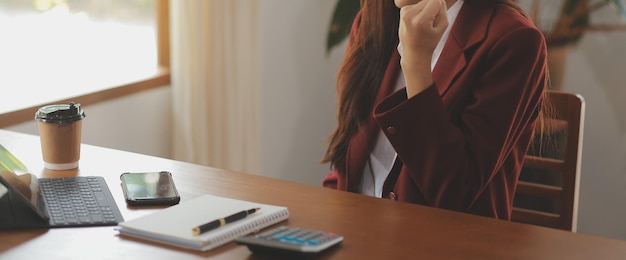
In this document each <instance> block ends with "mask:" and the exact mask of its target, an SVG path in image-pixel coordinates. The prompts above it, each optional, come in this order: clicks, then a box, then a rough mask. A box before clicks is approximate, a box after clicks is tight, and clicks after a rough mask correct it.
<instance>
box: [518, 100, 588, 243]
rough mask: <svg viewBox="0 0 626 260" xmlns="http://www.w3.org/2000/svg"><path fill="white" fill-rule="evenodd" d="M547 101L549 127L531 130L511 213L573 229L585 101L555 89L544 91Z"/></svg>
mask: <svg viewBox="0 0 626 260" xmlns="http://www.w3.org/2000/svg"><path fill="white" fill-rule="evenodd" d="M548 101H549V102H550V103H551V104H552V107H553V110H554V111H553V113H552V114H553V115H552V116H551V127H550V130H549V131H548V132H547V133H544V134H543V135H540V134H539V133H537V134H535V136H536V138H535V142H534V143H533V144H532V145H531V148H530V149H529V152H528V154H527V156H526V160H525V162H524V169H523V170H522V174H521V175H520V180H519V183H518V185H517V190H516V192H515V201H514V203H513V212H512V216H511V217H512V220H513V221H517V222H524V223H528V224H535V225H540V226H546V227H552V228H558V229H563V230H569V231H573V232H576V223H577V215H578V189H579V178H580V162H581V157H582V136H583V127H584V114H585V102H584V100H583V98H582V97H581V96H580V95H577V94H573V93H566V92H559V91H548ZM540 136H541V137H542V138H540Z"/></svg>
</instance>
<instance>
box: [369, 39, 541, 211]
mask: <svg viewBox="0 0 626 260" xmlns="http://www.w3.org/2000/svg"><path fill="white" fill-rule="evenodd" d="M490 44H491V47H490V48H489V50H488V51H484V52H481V54H482V55H484V56H483V57H481V59H482V58H485V60H484V61H485V63H484V64H488V66H487V67H486V68H485V69H483V70H481V72H482V73H481V75H475V76H473V77H469V78H475V79H476V80H475V81H474V80H473V82H478V83H479V84H475V85H474V84H473V85H471V86H470V85H467V86H459V87H461V88H470V89H469V90H468V92H467V93H469V96H466V97H463V98H462V99H464V101H462V102H466V103H465V105H464V107H463V109H462V110H461V111H460V112H455V114H454V115H451V114H450V111H448V110H447V108H446V106H445V105H444V103H443V101H442V98H441V96H440V94H439V92H438V90H437V86H435V85H432V86H430V87H429V88H427V89H426V90H425V91H423V92H421V93H419V94H417V95H415V96H413V97H412V98H410V99H407V97H406V92H405V91H397V92H396V93H394V94H392V95H390V96H389V97H387V98H386V99H384V100H383V101H381V102H380V103H379V104H378V105H377V106H376V108H375V111H374V117H375V118H376V120H377V122H378V124H379V125H380V127H381V129H382V131H383V132H384V133H385V135H386V136H387V138H388V139H389V140H390V142H391V144H392V145H393V147H394V148H395V150H396V152H397V153H398V157H399V158H400V160H402V162H403V163H404V165H405V167H406V169H405V171H407V172H408V174H409V175H410V179H411V180H412V181H413V182H414V185H416V186H417V187H418V188H419V189H420V191H421V193H422V194H423V195H424V197H425V199H426V200H427V203H428V204H429V205H432V206H436V207H441V208H447V209H452V210H459V211H466V210H468V209H469V208H470V207H471V206H472V204H473V203H474V201H475V200H476V199H477V198H478V196H479V195H480V194H481V192H482V191H483V190H484V189H485V187H486V186H487V185H488V184H489V182H490V180H491V179H492V177H493V176H494V175H495V174H497V173H498V172H499V171H500V170H501V167H502V165H503V163H504V161H505V160H506V158H507V157H508V156H509V155H510V154H511V152H512V151H513V150H514V149H519V147H520V145H518V144H517V140H518V139H519V138H520V136H521V135H522V134H524V131H527V129H528V128H529V125H531V124H532V125H534V120H535V119H536V117H537V114H538V109H539V104H540V102H541V96H542V90H543V85H544V82H545V68H546V54H545V53H546V49H545V41H544V38H543V35H542V34H541V32H539V31H538V30H536V29H535V28H532V27H523V28H521V29H518V30H515V31H513V32H510V33H508V34H507V35H504V36H503V37H500V38H499V39H497V40H494V42H493V43H490ZM477 54H478V52H477ZM474 58H476V57H474ZM390 127H391V128H390ZM390 129H391V130H392V131H389V130H390ZM516 147H517V148H516ZM525 147H526V148H525V149H527V147H528V146H525ZM524 152H525V151H524Z"/></svg>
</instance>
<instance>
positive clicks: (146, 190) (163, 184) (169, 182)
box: [120, 171, 180, 206]
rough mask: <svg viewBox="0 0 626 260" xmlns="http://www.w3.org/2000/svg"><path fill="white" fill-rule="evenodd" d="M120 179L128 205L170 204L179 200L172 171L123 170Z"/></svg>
mask: <svg viewBox="0 0 626 260" xmlns="http://www.w3.org/2000/svg"><path fill="white" fill-rule="evenodd" d="M120 179H121V181H122V191H123V192H124V197H125V199H126V204H128V205H129V206H157V205H163V206H170V205H175V204H178V203H179V202H180V195H179V194H178V190H176V186H175V185H174V179H173V178H172V173H170V172H168V171H160V172H125V173H122V175H120Z"/></svg>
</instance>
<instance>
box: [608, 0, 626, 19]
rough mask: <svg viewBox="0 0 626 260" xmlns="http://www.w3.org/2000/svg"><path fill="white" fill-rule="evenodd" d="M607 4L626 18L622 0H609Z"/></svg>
mask: <svg viewBox="0 0 626 260" xmlns="http://www.w3.org/2000/svg"><path fill="white" fill-rule="evenodd" d="M609 4H611V6H612V7H613V8H614V9H615V10H617V11H618V12H619V13H620V14H621V15H622V16H623V17H624V18H626V7H624V2H623V1H622V0H609Z"/></svg>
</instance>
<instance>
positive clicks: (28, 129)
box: [6, 87, 171, 158]
mask: <svg viewBox="0 0 626 260" xmlns="http://www.w3.org/2000/svg"><path fill="white" fill-rule="evenodd" d="M170 99H171V89H170V88H169V87H162V88H157V89H152V90H147V91H143V92H139V93H136V94H133V95H130V96H126V97H122V98H118V99H115V100H113V101H108V102H103V103H98V104H94V105H90V106H82V107H83V109H84V110H85V115H86V117H85V119H83V135H82V140H83V142H84V143H86V144H92V145H98V146H104V147H111V148H116V149H121V150H125V151H131V152H138V153H144V154H149V155H154V156H159V157H166V158H167V157H169V156H170V153H169V151H170V139H169V136H170V132H171V129H170V122H171V119H170V118H171V116H170V111H171V101H170ZM75 102H77V103H80V100H75ZM6 129H8V130H13V131H18V132H23V133H30V134H38V130H37V124H36V122H35V120H34V114H33V121H30V122H26V123H22V124H19V125H15V126H11V127H8V128H6Z"/></svg>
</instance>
